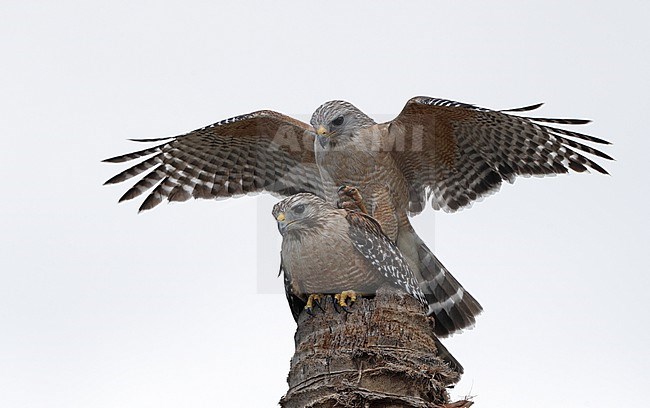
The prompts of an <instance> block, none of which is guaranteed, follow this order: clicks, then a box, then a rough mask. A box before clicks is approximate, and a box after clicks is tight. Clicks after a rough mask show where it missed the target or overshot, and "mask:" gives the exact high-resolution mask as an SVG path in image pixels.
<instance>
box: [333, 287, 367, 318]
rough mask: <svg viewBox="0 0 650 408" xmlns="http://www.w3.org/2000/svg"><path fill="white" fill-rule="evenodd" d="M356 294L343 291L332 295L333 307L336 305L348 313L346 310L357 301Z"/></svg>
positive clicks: (350, 291)
mask: <svg viewBox="0 0 650 408" xmlns="http://www.w3.org/2000/svg"><path fill="white" fill-rule="evenodd" d="M357 296H359V297H360V296H361V295H358V294H357V292H355V291H353V290H344V291H343V292H341V293H337V294H336V295H334V305H338V306H340V307H341V309H343V311H345V312H348V313H350V310H348V307H350V306H352V304H353V303H354V302H356V301H357Z"/></svg>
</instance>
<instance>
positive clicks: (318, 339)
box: [280, 292, 472, 408]
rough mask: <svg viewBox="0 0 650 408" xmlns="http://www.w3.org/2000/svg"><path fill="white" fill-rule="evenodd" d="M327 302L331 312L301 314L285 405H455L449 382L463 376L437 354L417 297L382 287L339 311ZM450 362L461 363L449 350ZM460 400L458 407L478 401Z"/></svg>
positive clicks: (325, 407) (326, 407)
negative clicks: (452, 400) (381, 290)
mask: <svg viewBox="0 0 650 408" xmlns="http://www.w3.org/2000/svg"><path fill="white" fill-rule="evenodd" d="M323 304H324V305H323V308H324V309H325V310H324V311H321V310H316V311H315V316H309V315H308V314H307V313H302V314H301V315H300V319H299V321H298V329H297V330H296V334H295V342H296V352H295V354H294V356H293V358H292V359H291V369H290V371H289V377H288V379H287V381H288V383H289V391H288V392H287V394H286V395H285V396H284V397H282V399H281V401H280V405H281V406H282V407H283V408H305V407H313V408H316V407H318V408H329V407H332V408H333V407H337V408H339V407H341V408H343V407H364V408H366V407H368V408H375V407H381V408H388V407H418V408H424V407H428V408H430V407H442V406H445V404H448V403H449V396H448V394H447V391H446V388H447V387H449V386H450V385H452V384H455V383H456V382H457V381H458V380H459V378H460V374H459V373H458V371H456V370H454V369H452V368H450V366H449V364H448V363H446V362H445V361H443V358H441V356H440V355H439V352H438V349H439V348H440V343H439V342H438V340H437V338H436V337H435V336H434V334H433V330H432V328H433V320H432V319H431V318H429V317H427V316H426V315H425V314H424V312H423V310H422V307H421V305H420V304H419V303H418V302H417V301H416V300H415V299H413V298H412V297H410V296H407V295H402V294H398V293H392V292H380V293H378V294H377V296H376V297H375V298H374V299H359V300H358V301H357V303H355V304H354V305H353V306H352V307H351V308H350V313H346V312H341V313H338V312H337V311H335V310H334V306H333V303H332V300H331V298H328V299H327V300H325V301H323ZM437 345H438V347H437ZM443 349H444V348H443ZM444 352H445V353H446V350H444ZM449 358H451V359H452V360H449ZM447 360H448V361H450V362H451V363H452V364H454V362H455V360H453V357H451V356H450V355H448V356H447ZM457 366H458V367H459V370H460V371H462V367H460V365H457ZM458 403H460V404H461V405H454V406H455V407H459V408H461V407H469V405H471V404H472V403H471V402H469V401H464V402H463V401H461V402H457V403H455V404H458Z"/></svg>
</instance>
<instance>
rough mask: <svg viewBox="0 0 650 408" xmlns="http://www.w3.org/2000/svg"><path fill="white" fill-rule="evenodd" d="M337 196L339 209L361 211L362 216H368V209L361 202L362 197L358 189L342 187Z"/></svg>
mask: <svg viewBox="0 0 650 408" xmlns="http://www.w3.org/2000/svg"><path fill="white" fill-rule="evenodd" d="M338 195H339V207H341V208H344V209H346V210H349V211H350V210H357V211H361V212H362V213H364V214H368V209H367V208H366V204H365V203H364V202H363V197H361V193H360V192H359V189H358V188H356V187H352V186H348V185H342V186H341V187H339V190H338ZM350 200H352V201H350Z"/></svg>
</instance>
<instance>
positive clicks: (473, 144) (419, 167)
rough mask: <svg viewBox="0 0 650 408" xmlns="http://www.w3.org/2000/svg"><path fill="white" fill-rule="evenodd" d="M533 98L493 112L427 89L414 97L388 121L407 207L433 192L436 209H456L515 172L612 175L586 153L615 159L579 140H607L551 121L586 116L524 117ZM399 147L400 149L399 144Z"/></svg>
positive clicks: (417, 206) (413, 209)
mask: <svg viewBox="0 0 650 408" xmlns="http://www.w3.org/2000/svg"><path fill="white" fill-rule="evenodd" d="M540 106H541V104H538V105H532V106H527V107H523V108H518V109H510V110H504V111H493V110H489V109H484V108H479V107H476V106H473V105H468V104H463V103H459V102H453V101H448V100H444V99H435V98H429V97H424V96H419V97H415V98H412V99H411V100H409V101H408V103H407V104H406V106H405V107H404V109H403V110H402V112H401V113H400V114H399V115H398V116H397V118H395V119H394V120H393V121H392V122H389V123H388V132H389V135H390V137H391V139H390V140H393V141H397V144H396V145H395V146H396V147H397V148H394V149H393V150H392V154H393V157H394V159H395V161H396V163H397V165H398V166H399V167H400V169H401V170H402V172H403V174H404V176H405V178H406V180H407V182H408V185H409V212H410V213H419V212H420V211H422V210H423V209H424V207H425V205H426V203H427V201H428V200H429V199H430V198H431V203H432V206H433V208H434V209H443V210H445V211H456V210H458V209H460V208H462V207H465V206H467V205H469V204H471V203H472V202H473V201H474V200H476V199H478V198H480V197H482V196H484V195H487V194H490V193H493V192H495V191H496V190H498V188H499V186H500V185H501V182H502V181H503V180H506V181H508V182H510V183H512V182H513V181H514V179H515V177H516V176H544V175H551V174H559V173H567V172H569V170H573V171H575V172H585V171H588V170H589V169H590V168H591V169H593V170H596V171H598V172H600V173H604V174H607V171H606V170H605V169H603V168H602V167H601V166H600V165H598V163H596V162H594V161H593V160H591V159H589V158H588V157H585V156H584V155H583V153H587V154H590V155H593V156H597V157H600V158H603V159H607V160H612V158H611V157H610V156H608V155H607V154H605V153H603V152H601V151H599V150H596V149H594V148H592V147H590V146H587V145H585V144H583V143H581V142H579V141H578V140H584V141H587V142H592V143H598V144H609V142H607V141H605V140H602V139H598V138H596V137H593V136H588V135H585V134H582V133H577V132H573V131H569V130H565V129H560V128H557V127H554V126H550V125H549V124H560V125H581V124H585V123H588V122H589V121H588V120H583V119H548V118H532V117H525V116H519V115H518V114H512V113H508V112H513V113H521V112H526V111H531V110H534V109H537V108H539V107H540ZM400 147H401V148H400Z"/></svg>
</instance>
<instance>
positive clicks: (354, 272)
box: [272, 193, 427, 320]
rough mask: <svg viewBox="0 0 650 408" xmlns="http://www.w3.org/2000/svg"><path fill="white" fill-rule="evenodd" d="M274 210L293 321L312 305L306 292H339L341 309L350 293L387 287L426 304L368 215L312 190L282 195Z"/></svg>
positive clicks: (371, 292) (400, 258) (400, 259)
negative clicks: (347, 208)
mask: <svg viewBox="0 0 650 408" xmlns="http://www.w3.org/2000/svg"><path fill="white" fill-rule="evenodd" d="M272 214H273V216H274V217H275V219H276V221H277V223H278V230H279V231H280V234H282V237H283V239H282V252H281V258H282V261H281V265H280V270H281V271H283V272H284V283H285V292H286V295H287V299H288V300H289V305H290V307H291V312H292V314H293V317H294V318H295V319H296V320H297V319H298V315H299V314H300V312H301V311H302V309H304V308H305V307H307V308H308V309H310V308H311V307H312V301H313V300H314V298H313V297H310V295H334V294H337V295H340V296H339V299H338V300H339V304H340V306H342V307H344V306H346V301H347V299H348V297H349V298H350V301H354V299H355V297H356V294H359V295H374V294H375V293H376V292H377V289H379V288H380V287H382V286H385V285H386V286H389V287H391V288H393V289H397V290H399V291H401V292H405V293H408V294H409V295H411V296H413V297H414V298H416V299H417V300H418V301H420V303H422V304H423V305H425V306H426V305H427V301H426V299H425V297H424V293H422V290H421V289H420V286H419V285H418V283H417V280H416V279H415V276H414V275H413V272H412V271H411V269H410V268H409V266H408V263H407V262H406V260H405V259H404V257H403V256H402V254H401V253H400V251H399V249H397V247H396V246H395V244H394V243H393V242H392V241H391V240H390V239H389V238H388V237H387V236H386V235H384V234H383V233H382V231H381V227H380V226H379V223H378V222H377V221H375V220H374V219H373V218H372V217H370V216H368V215H366V214H364V213H362V212H359V211H348V210H346V209H339V208H335V207H333V206H331V205H330V204H328V203H327V202H326V201H325V200H324V199H322V198H320V197H318V196H315V195H313V194H311V193H299V194H296V195H292V196H290V197H288V198H285V199H284V200H282V201H280V202H279V203H277V204H276V205H275V206H274V207H273V211H272ZM341 294H342V295H341Z"/></svg>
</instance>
